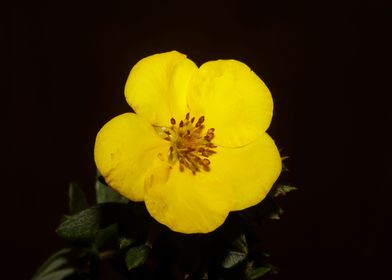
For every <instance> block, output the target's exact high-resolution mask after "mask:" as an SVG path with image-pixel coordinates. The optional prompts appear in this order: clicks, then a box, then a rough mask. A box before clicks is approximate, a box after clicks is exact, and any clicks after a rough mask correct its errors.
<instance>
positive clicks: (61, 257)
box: [33, 248, 71, 280]
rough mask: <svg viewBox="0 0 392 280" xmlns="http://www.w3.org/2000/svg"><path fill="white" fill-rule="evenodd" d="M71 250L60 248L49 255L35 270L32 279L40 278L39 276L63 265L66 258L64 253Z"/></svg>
mask: <svg viewBox="0 0 392 280" xmlns="http://www.w3.org/2000/svg"><path fill="white" fill-rule="evenodd" d="M70 252H71V249H69V248H67V249H62V250H60V251H58V252H57V253H55V254H53V255H52V256H50V257H49V258H48V259H47V260H46V261H45V262H44V263H43V264H42V265H41V266H40V267H39V268H38V269H37V271H36V273H35V274H34V277H33V279H34V280H35V279H41V277H43V276H45V275H47V274H49V273H51V272H53V271H55V270H56V269H58V268H60V267H62V266H64V265H65V264H66V263H67V262H68V260H67V258H66V255H67V254H69V253H70Z"/></svg>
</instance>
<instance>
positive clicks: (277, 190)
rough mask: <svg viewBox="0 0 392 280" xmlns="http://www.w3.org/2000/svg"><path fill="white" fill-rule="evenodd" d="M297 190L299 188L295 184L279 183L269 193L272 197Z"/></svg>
mask: <svg viewBox="0 0 392 280" xmlns="http://www.w3.org/2000/svg"><path fill="white" fill-rule="evenodd" d="M295 190H297V188H296V187H294V186H290V185H283V184H279V185H274V186H273V187H272V189H271V191H270V193H269V195H270V196H272V197H277V196H280V195H286V194H287V193H289V192H292V191H295Z"/></svg>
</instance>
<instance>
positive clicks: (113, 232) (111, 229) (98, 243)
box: [94, 223, 118, 249]
mask: <svg viewBox="0 0 392 280" xmlns="http://www.w3.org/2000/svg"><path fill="white" fill-rule="evenodd" d="M117 235H118V224H117V223H115V224H112V225H110V226H108V227H106V228H104V229H100V230H98V232H97V234H96V235H95V241H94V244H95V247H96V248H97V249H100V248H102V247H103V246H105V245H106V244H107V243H109V242H110V241H111V240H117Z"/></svg>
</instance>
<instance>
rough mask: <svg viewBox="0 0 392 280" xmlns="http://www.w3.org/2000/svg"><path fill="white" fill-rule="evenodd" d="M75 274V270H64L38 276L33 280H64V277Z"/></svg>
mask: <svg viewBox="0 0 392 280" xmlns="http://www.w3.org/2000/svg"><path fill="white" fill-rule="evenodd" d="M75 272H76V269H75V268H72V267H70V268H64V269H61V270H57V271H53V272H51V273H49V274H47V275H44V276H38V277H37V278H33V280H63V279H65V277H68V276H70V275H71V274H73V273H75Z"/></svg>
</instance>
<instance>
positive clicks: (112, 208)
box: [56, 203, 126, 241]
mask: <svg viewBox="0 0 392 280" xmlns="http://www.w3.org/2000/svg"><path fill="white" fill-rule="evenodd" d="M125 206H126V205H124V204H120V203H103V204H98V205H95V206H93V207H91V208H88V209H86V210H83V211H82V212H79V213H77V214H75V215H73V216H71V217H68V219H66V220H65V221H64V222H63V223H61V224H60V226H59V227H58V228H57V230H56V232H57V234H58V235H59V236H60V237H62V238H65V239H68V240H84V241H86V240H93V238H94V237H95V235H96V233H97V232H98V231H99V230H100V229H103V228H106V227H108V226H110V225H112V224H114V223H115V222H117V221H118V219H119V216H120V214H121V211H122V210H124V209H125Z"/></svg>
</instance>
